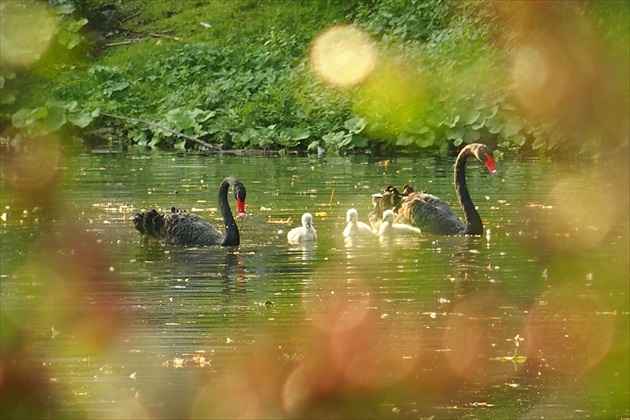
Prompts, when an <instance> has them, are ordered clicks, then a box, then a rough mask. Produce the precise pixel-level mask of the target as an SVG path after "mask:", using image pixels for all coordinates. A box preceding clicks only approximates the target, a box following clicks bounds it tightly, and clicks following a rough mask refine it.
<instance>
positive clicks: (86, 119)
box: [68, 112, 94, 128]
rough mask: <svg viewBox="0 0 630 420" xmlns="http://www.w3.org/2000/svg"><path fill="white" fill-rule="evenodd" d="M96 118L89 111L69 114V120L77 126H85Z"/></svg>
mask: <svg viewBox="0 0 630 420" xmlns="http://www.w3.org/2000/svg"><path fill="white" fill-rule="evenodd" d="M93 119H94V118H93V117H92V115H91V114H90V113H89V112H72V113H69V114H68V121H70V122H71V123H72V124H73V125H76V126H77V127H81V128H85V127H87V126H88V125H90V123H91V122H92V120H93Z"/></svg>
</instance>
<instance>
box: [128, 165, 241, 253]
mask: <svg viewBox="0 0 630 420" xmlns="http://www.w3.org/2000/svg"><path fill="white" fill-rule="evenodd" d="M230 186H232V189H233V190H234V197H235V198H236V207H237V210H238V213H239V216H241V217H242V216H244V215H245V195H246V191H245V186H243V184H242V183H241V182H240V181H239V180H238V179H236V178H231V177H230V178H225V179H224V180H223V182H221V186H220V187H219V210H220V211H221V215H222V216H223V222H224V224H225V236H223V234H222V233H221V232H219V231H218V230H217V229H216V228H215V227H214V226H212V225H211V224H210V223H209V222H208V221H206V220H204V219H202V218H201V217H200V216H198V215H196V214H193V213H185V212H180V211H176V210H175V208H172V209H171V212H170V213H166V214H164V215H162V214H158V212H157V211H155V210H151V211H150V212H146V213H138V214H136V215H135V216H134V218H133V224H134V225H135V227H136V230H138V231H139V232H140V233H141V234H143V235H149V236H153V237H155V238H157V239H161V240H163V241H164V242H165V243H167V244H171V245H189V246H206V245H222V246H237V245H239V244H240V236H239V232H238V226H236V221H235V220H234V216H233V215H232V210H231V209H230V205H229V203H228V200H227V191H228V188H229V187H230Z"/></svg>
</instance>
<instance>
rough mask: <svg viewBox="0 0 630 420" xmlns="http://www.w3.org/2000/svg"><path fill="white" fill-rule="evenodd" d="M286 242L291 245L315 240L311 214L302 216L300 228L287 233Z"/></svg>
mask: <svg viewBox="0 0 630 420" xmlns="http://www.w3.org/2000/svg"><path fill="white" fill-rule="evenodd" d="M287 240H288V241H289V243H292V244H297V243H300V242H313V241H316V240H317V232H316V231H315V228H314V227H313V215H312V214H311V213H304V214H303V215H302V226H300V227H296V228H293V229H291V230H290V231H289V233H287Z"/></svg>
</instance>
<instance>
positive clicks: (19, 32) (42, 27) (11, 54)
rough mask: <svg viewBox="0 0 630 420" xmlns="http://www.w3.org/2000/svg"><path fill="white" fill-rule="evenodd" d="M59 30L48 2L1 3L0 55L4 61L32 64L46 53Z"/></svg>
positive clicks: (22, 64) (23, 64) (13, 63)
mask: <svg viewBox="0 0 630 420" xmlns="http://www.w3.org/2000/svg"><path fill="white" fill-rule="evenodd" d="M56 32H57V28H56V20H55V17H54V16H53V14H52V12H51V11H50V9H49V8H48V6H47V5H46V3H44V2H36V1H9V2H3V3H0V57H1V61H2V62H3V63H8V64H12V65H17V66H29V65H31V64H32V63H34V62H35V61H37V60H39V58H40V57H41V56H42V55H43V54H44V52H45V51H46V49H47V48H48V46H49V45H50V42H51V41H52V39H53V37H54V35H55V33H56Z"/></svg>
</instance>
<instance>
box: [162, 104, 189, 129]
mask: <svg viewBox="0 0 630 420" xmlns="http://www.w3.org/2000/svg"><path fill="white" fill-rule="evenodd" d="M166 120H167V121H168V122H169V123H171V124H172V126H173V129H175V130H178V131H184V130H186V129H187V128H191V127H193V126H194V125H195V120H194V119H193V118H192V117H191V116H190V114H189V113H188V111H187V110H185V109H182V108H176V109H172V110H170V111H169V112H167V113H166Z"/></svg>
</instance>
